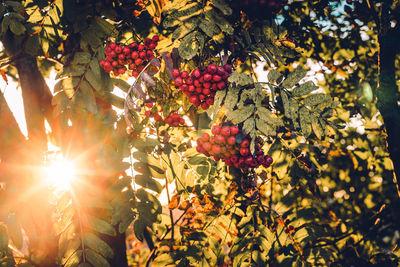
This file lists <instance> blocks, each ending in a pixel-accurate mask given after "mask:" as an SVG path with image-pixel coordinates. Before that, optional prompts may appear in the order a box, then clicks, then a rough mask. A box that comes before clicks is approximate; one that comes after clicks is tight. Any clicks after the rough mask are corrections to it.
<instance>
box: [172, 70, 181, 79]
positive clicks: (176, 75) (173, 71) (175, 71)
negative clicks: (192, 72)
mask: <svg viewBox="0 0 400 267" xmlns="http://www.w3.org/2000/svg"><path fill="white" fill-rule="evenodd" d="M179 75H180V73H179V70H178V69H173V70H172V76H174V77H175V78H176V77H178V76H179Z"/></svg>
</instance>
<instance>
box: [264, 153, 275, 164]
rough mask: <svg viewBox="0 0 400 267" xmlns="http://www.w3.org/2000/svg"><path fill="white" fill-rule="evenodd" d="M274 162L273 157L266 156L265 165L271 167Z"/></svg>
mask: <svg viewBox="0 0 400 267" xmlns="http://www.w3.org/2000/svg"><path fill="white" fill-rule="evenodd" d="M272 162H274V160H273V159H272V157H271V156H270V155H267V156H265V163H267V164H269V165H271V164H272Z"/></svg>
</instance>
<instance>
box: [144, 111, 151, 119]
mask: <svg viewBox="0 0 400 267" xmlns="http://www.w3.org/2000/svg"><path fill="white" fill-rule="evenodd" d="M144 115H145V116H146V117H147V118H150V117H151V111H150V110H146V112H145V113H144Z"/></svg>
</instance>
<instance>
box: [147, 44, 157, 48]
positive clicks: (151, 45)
mask: <svg viewBox="0 0 400 267" xmlns="http://www.w3.org/2000/svg"><path fill="white" fill-rule="evenodd" d="M156 46H157V44H156V43H151V44H149V49H150V50H154V48H156Z"/></svg>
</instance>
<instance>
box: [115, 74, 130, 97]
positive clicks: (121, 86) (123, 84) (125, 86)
mask: <svg viewBox="0 0 400 267" xmlns="http://www.w3.org/2000/svg"><path fill="white" fill-rule="evenodd" d="M111 81H112V83H113V84H114V85H116V86H117V87H118V88H119V89H121V90H122V91H124V92H125V93H128V91H129V88H131V85H130V84H129V83H127V82H126V81H124V80H122V79H118V78H111Z"/></svg>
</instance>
